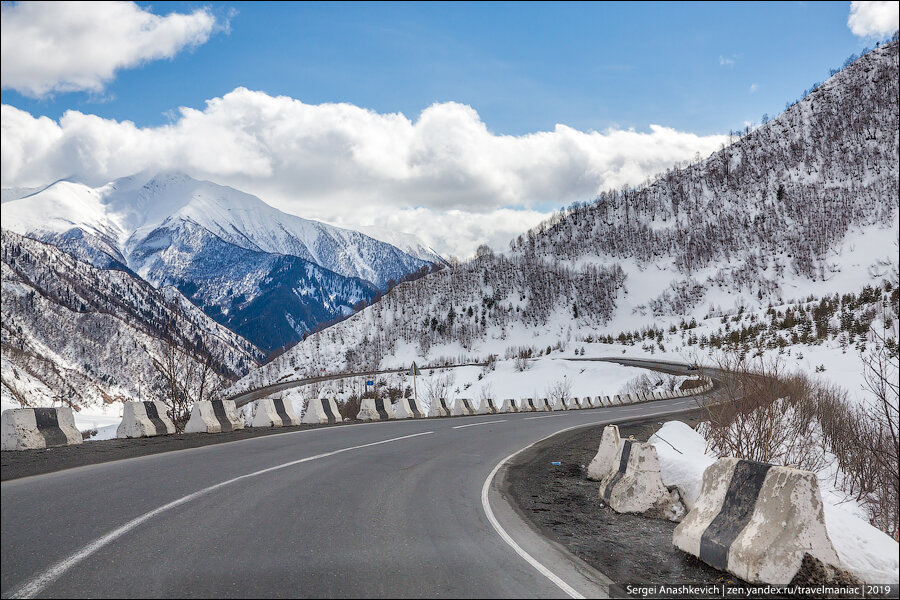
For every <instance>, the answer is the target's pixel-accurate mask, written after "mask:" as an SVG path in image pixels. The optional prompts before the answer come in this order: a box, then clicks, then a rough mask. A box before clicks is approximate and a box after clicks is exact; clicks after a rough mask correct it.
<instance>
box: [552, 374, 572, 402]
mask: <svg viewBox="0 0 900 600" xmlns="http://www.w3.org/2000/svg"><path fill="white" fill-rule="evenodd" d="M546 395H547V399H548V400H550V403H551V404H557V403H558V402H559V401H560V400H562V401H563V402H565V403H567V404H568V402H569V401H570V400H571V399H572V382H571V381H569V380H568V378H566V377H563V378H562V379H557V380H556V381H555V382H553V383H552V384H551V385H550V386H549V387H548V388H547V392H546Z"/></svg>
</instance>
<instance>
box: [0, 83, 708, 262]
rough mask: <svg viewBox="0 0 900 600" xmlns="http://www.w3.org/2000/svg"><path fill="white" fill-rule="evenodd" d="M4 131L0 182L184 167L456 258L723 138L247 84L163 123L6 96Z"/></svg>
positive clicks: (309, 213) (101, 177)
mask: <svg viewBox="0 0 900 600" xmlns="http://www.w3.org/2000/svg"><path fill="white" fill-rule="evenodd" d="M0 138H2V139H0V142H2V143H0V181H2V185H3V187H11V186H25V185H41V184H45V183H48V182H50V181H54V180H56V179H59V178H62V177H67V176H70V175H79V176H81V177H83V178H84V179H85V180H86V181H89V182H91V183H94V184H100V183H104V182H106V181H109V180H111V179H114V178H117V177H122V176H125V175H130V174H132V173H135V172H138V171H141V170H145V169H151V170H156V169H180V170H183V171H185V172H187V173H188V174H190V175H192V176H195V177H200V178H206V179H210V180H213V181H216V182H218V183H222V184H226V185H231V186H234V187H236V188H238V189H242V190H245V191H248V192H251V193H253V194H256V195H258V196H260V197H261V198H263V199H264V200H266V201H267V202H269V203H271V204H273V205H275V206H277V207H278V208H281V209H282V210H285V211H288V212H292V213H294V214H298V215H301V216H305V217H309V218H317V219H322V220H325V221H329V222H334V223H338V224H343V225H350V226H352V225H370V224H376V225H391V226H392V227H393V228H394V229H398V230H401V231H408V232H410V233H417V234H420V235H421V236H422V237H423V238H425V239H426V241H429V242H431V243H432V244H434V247H435V248H436V249H438V250H439V251H442V252H454V253H457V254H460V255H466V254H467V253H469V252H470V251H471V250H473V249H474V246H475V245H477V241H481V240H483V239H485V238H490V239H492V240H494V241H493V242H492V243H495V244H497V247H498V248H503V247H504V246H505V244H506V242H507V241H508V240H509V238H510V237H511V234H513V233H518V232H520V231H521V230H522V229H524V228H525V227H527V226H529V225H531V224H533V223H534V222H536V221H537V220H539V218H540V216H541V215H542V212H543V211H546V210H547V207H548V206H549V207H557V206H560V205H564V204H569V203H570V202H572V201H574V200H587V199H590V198H591V197H592V196H593V195H595V194H596V193H597V192H599V191H601V190H604V189H608V188H614V187H620V186H622V185H634V184H638V183H642V182H644V181H646V180H647V178H649V177H651V176H653V175H655V174H657V173H659V172H661V171H664V170H665V169H666V168H668V167H670V166H671V165H672V164H673V163H675V162H677V161H681V160H685V159H691V158H693V157H694V155H695V154H697V153H699V154H701V155H703V156H706V155H707V154H709V153H711V152H712V151H714V150H716V149H717V148H718V147H719V146H720V145H721V144H722V143H723V142H724V141H725V137H724V136H718V135H711V136H698V135H694V134H692V133H686V132H681V131H676V130H674V129H671V128H668V127H661V126H658V125H651V126H650V130H649V132H637V131H633V130H621V129H610V130H607V131H604V132H596V131H588V132H584V131H578V130H576V129H573V128H571V127H567V126H565V125H557V126H556V127H555V128H554V129H553V130H552V131H541V132H537V133H531V134H527V135H522V136H508V135H496V134H493V133H492V132H490V131H489V130H488V128H487V127H486V125H485V124H484V123H483V122H482V121H481V118H480V117H479V115H478V113H477V112H476V111H475V110H473V109H472V108H471V107H469V106H466V105H463V104H457V103H453V102H447V103H442V104H434V105H432V106H430V107H428V108H427V109H425V110H424V111H423V112H422V113H421V114H420V115H419V117H418V119H417V120H415V121H412V120H410V119H408V118H407V117H405V116H404V115H402V114H397V113H392V114H379V113H376V112H373V111H370V110H366V109H363V108H360V107H357V106H354V105H351V104H320V105H310V104H304V103H303V102H301V101H299V100H295V99H293V98H288V97H284V96H279V97H272V96H269V95H267V94H265V93H262V92H254V91H250V90H247V89H244V88H238V89H236V90H234V91H233V92H231V93H229V94H226V95H225V96H223V97H221V98H215V99H212V100H209V101H208V102H207V105H206V107H205V108H204V109H203V110H198V109H193V108H181V109H179V112H178V113H177V115H176V118H175V119H174V120H173V121H172V122H171V123H169V124H167V125H164V126H159V127H137V126H135V125H134V124H133V123H131V122H129V121H115V120H110V119H103V118H100V117H97V116H94V115H87V114H83V113H80V112H77V111H68V112H66V113H65V114H64V115H63V116H62V118H60V120H59V122H56V121H53V120H51V119H48V118H46V117H37V118H36V117H33V116H32V115H31V114H29V113H27V112H24V111H22V110H20V109H17V108H15V107H13V106H9V105H3V106H2V125H0ZM509 208H514V209H516V210H506V209H509ZM505 210H506V212H504V211H505ZM454 211H457V212H454ZM423 232H427V233H426V234H423ZM456 240H459V241H458V242H457V241H456ZM473 244H474V245H473Z"/></svg>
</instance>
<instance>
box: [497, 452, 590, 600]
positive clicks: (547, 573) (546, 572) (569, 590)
mask: <svg viewBox="0 0 900 600" xmlns="http://www.w3.org/2000/svg"><path fill="white" fill-rule="evenodd" d="M535 443H537V442H535ZM532 445H533V444H530V445H528V446H526V447H525V448H522V450H525V449H526V448H530V447H531V446H532ZM522 450H518V451H516V452H513V453H512V454H510V455H509V456H507V457H506V458H504V459H503V460H501V461H500V462H499V463H497V466H495V467H494V470H493V471H491V473H490V474H489V475H488V476H487V479H485V480H484V485H483V486H481V506H482V507H483V508H484V514H485V515H487V518H488V521H490V523H491V525H492V526H493V527H494V530H496V532H497V533H498V534H500V537H501V538H503V541H504V542H506V543H507V544H509V546H510V547H511V548H512V549H513V550H515V551H516V554H518V555H519V556H521V557H522V558H524V559H525V561H526V562H527V563H528V564H530V565H531V566H532V567H534V568H535V569H537V571H538V573H540V574H541V575H543V576H544V577H546V578H547V579H549V580H550V581H552V582H553V583H554V584H555V585H556V587H558V588H559V589H561V590H562V591H564V592H565V593H566V594H568V596H569V597H571V598H577V599H580V598H584V596H582V595H581V594H580V593H579V592H578V591H577V590H576V589H575V588H573V587H572V586H570V585H569V584H568V583H566V582H565V581H563V580H562V579H561V578H560V577H559V576H558V575H557V574H556V573H554V572H553V571H551V570H550V569H548V568H547V567H545V566H544V565H543V564H541V563H540V562H538V560H537V559H535V558H534V557H533V556H531V555H530V554H528V552H526V551H525V549H524V548H522V547H521V546H520V545H518V544H517V543H516V542H515V540H514V539H512V537H510V535H509V534H508V533H506V530H505V529H503V527H502V526H501V525H500V522H499V521H497V517H495V516H494V511H493V510H491V503H490V500H488V491H489V490H490V488H491V482H492V481H493V480H494V476H495V475H496V474H497V471H499V470H500V467H502V466H503V465H504V464H505V463H506V461H508V460H510V459H511V458H512V457H514V456H515V455H516V454H518V453H519V452H522Z"/></svg>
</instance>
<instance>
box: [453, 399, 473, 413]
mask: <svg viewBox="0 0 900 600" xmlns="http://www.w3.org/2000/svg"><path fill="white" fill-rule="evenodd" d="M474 414H475V408H474V406H473V404H472V400H471V399H469V398H457V399H456V402H455V403H454V404H453V416H455V417H459V416H466V415H474Z"/></svg>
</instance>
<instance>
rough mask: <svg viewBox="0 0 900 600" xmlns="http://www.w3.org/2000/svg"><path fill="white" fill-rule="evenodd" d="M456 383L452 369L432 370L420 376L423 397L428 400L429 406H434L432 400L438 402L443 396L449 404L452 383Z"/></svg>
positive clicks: (451, 399)
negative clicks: (426, 375) (435, 371)
mask: <svg viewBox="0 0 900 600" xmlns="http://www.w3.org/2000/svg"><path fill="white" fill-rule="evenodd" d="M454 383H456V375H455V374H454V373H453V371H439V372H438V373H436V374H435V373H434V372H432V373H431V374H430V375H428V377H422V391H423V392H424V394H423V398H424V400H425V401H426V402H428V406H429V408H430V407H431V406H434V404H433V403H434V402H438V403H439V402H440V400H441V398H443V399H444V400H445V401H446V402H447V403H448V406H449V403H450V402H452V401H453V398H451V397H450V394H451V390H452V389H453V384H454Z"/></svg>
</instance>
